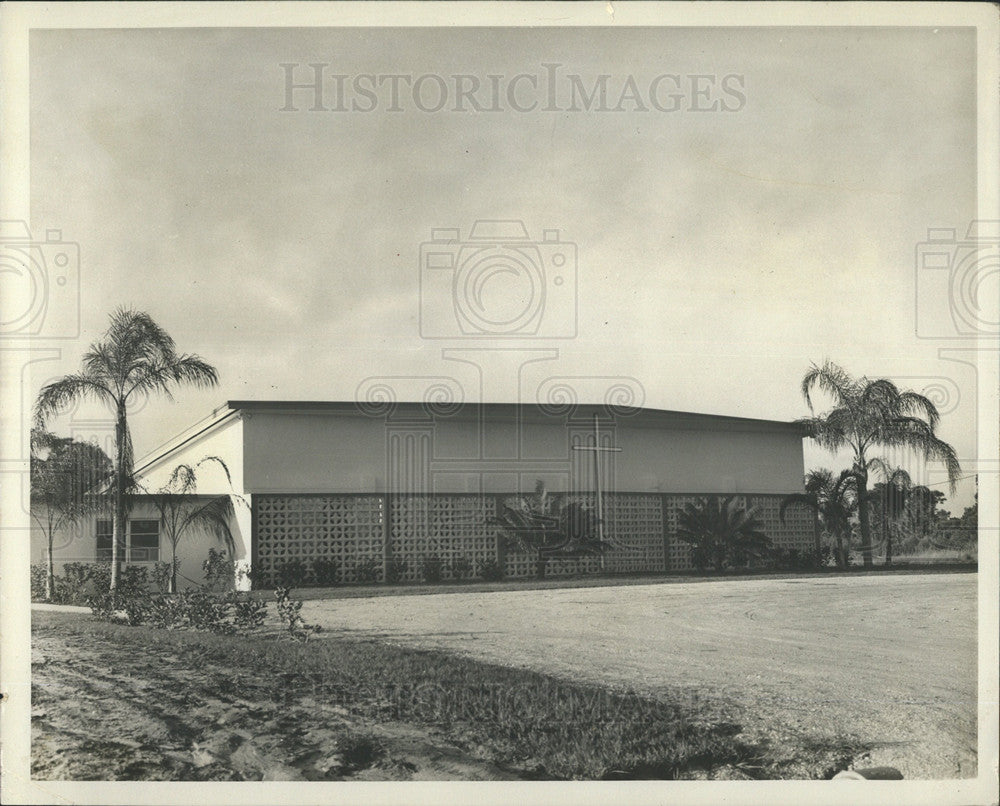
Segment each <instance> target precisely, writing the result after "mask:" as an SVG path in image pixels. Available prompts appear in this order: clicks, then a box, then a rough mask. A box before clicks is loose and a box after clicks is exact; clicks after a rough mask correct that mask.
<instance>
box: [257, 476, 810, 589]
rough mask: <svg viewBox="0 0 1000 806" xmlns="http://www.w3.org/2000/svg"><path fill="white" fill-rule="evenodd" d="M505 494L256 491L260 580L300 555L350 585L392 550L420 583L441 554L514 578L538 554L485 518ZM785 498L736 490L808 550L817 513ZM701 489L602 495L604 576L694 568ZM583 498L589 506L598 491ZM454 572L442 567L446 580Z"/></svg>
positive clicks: (777, 531)
mask: <svg viewBox="0 0 1000 806" xmlns="http://www.w3.org/2000/svg"><path fill="white" fill-rule="evenodd" d="M510 497H511V496H509V495H493V494H491V495H480V494H475V493H469V494H431V495H392V496H388V497H386V496H383V495H374V494H373V495H255V496H254V499H253V500H254V504H253V508H254V527H253V528H254V556H253V568H254V571H255V577H256V578H257V579H259V580H261V582H262V583H263V584H264V585H269V584H272V582H273V575H274V573H275V572H276V571H277V570H278V569H279V568H280V567H281V565H282V563H285V562H287V561H290V560H296V559H297V560H302V561H304V562H305V564H306V566H307V568H308V569H309V571H310V573H311V564H312V561H313V560H314V559H317V558H324V559H332V560H335V561H336V562H337V563H338V564H339V565H340V576H341V580H342V581H344V582H354V581H357V576H356V573H355V568H356V567H357V566H359V565H361V564H363V563H365V562H366V561H372V560H375V561H376V562H378V563H380V564H384V563H385V562H386V561H387V560H388V559H389V558H390V557H392V558H398V559H402V560H404V561H405V563H406V571H405V573H404V574H403V576H402V579H403V581H420V580H421V579H422V574H421V561H422V559H423V558H424V557H428V556H431V555H433V556H436V557H437V558H439V559H440V560H442V561H444V562H445V563H446V564H450V563H451V562H453V561H454V560H456V559H459V558H464V559H466V560H468V561H469V563H470V564H471V565H472V568H473V569H474V571H475V570H478V569H479V568H481V567H482V564H483V563H485V562H487V561H494V562H499V563H501V564H502V566H503V568H504V571H505V573H506V575H507V576H508V577H512V578H523V577H531V576H533V575H534V574H535V558H534V557H533V556H531V555H530V554H527V553H524V552H521V551H518V550H517V546H516V545H514V544H511V542H510V541H509V540H504V539H503V538H502V536H500V535H498V530H497V529H496V527H493V526H490V525H488V523H487V521H488V519H489V518H490V517H492V516H493V515H495V514H496V513H497V511H498V507H499V506H500V503H501V502H502V501H503V500H504V499H506V498H510ZM782 497H783V496H780V495H751V496H737V498H738V500H739V502H740V503H741V504H742V505H743V506H747V505H749V506H753V507H757V510H758V517H759V518H760V520H761V521H762V522H763V524H764V531H765V532H766V533H767V534H768V536H769V537H770V538H771V540H772V543H773V544H774V545H775V546H779V547H781V548H784V549H798V550H799V551H802V552H804V551H809V550H811V549H812V548H813V547H814V545H815V520H814V516H813V514H812V512H811V511H810V510H809V509H807V508H805V507H802V506H794V507H791V508H789V510H788V512H787V513H786V516H785V523H784V524H782V523H781V520H780V519H779V517H778V511H779V507H780V504H781V499H782ZM696 498H697V497H696V496H684V495H672V494H669V495H668V494H657V493H609V494H607V495H606V496H605V503H604V522H605V527H604V531H605V537H606V538H607V539H608V540H609V541H610V542H612V543H613V544H614V548H613V549H611V550H609V551H608V552H607V553H606V554H605V557H604V564H603V571H604V572H606V573H632V574H638V573H657V572H663V571H684V570H689V569H691V568H693V565H692V563H691V548H690V546H689V545H688V544H687V543H684V542H683V541H680V540H678V539H677V537H676V530H677V522H678V516H679V513H680V512H681V510H682V509H683V507H684V505H685V504H687V503H689V502H693V501H695V500H696ZM576 499H577V500H582V501H583V502H585V503H587V504H589V505H591V506H593V504H594V500H593V496H589V498H588V496H578V497H576ZM601 571H602V564H601V558H599V557H582V558H568V559H552V560H550V561H549V563H548V566H547V568H546V574H547V575H548V576H564V575H572V574H591V573H599V572H601ZM448 577H449V573H448V571H447V565H446V571H445V578H448Z"/></svg>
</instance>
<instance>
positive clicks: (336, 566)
mask: <svg viewBox="0 0 1000 806" xmlns="http://www.w3.org/2000/svg"><path fill="white" fill-rule="evenodd" d="M312 568H313V576H314V577H315V579H316V584H317V585H324V586H329V585H336V584H337V579H338V576H339V574H340V563H338V562H337V561H336V560H330V559H327V558H325V557H317V558H316V559H315V560H313V562H312Z"/></svg>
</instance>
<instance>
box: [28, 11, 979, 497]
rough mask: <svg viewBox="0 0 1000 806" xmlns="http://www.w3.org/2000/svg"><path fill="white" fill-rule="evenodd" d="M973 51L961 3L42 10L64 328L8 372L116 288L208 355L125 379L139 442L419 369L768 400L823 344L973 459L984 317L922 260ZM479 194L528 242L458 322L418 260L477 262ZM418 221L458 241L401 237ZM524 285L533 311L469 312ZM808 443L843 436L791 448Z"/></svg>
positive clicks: (524, 382) (496, 380)
mask: <svg viewBox="0 0 1000 806" xmlns="http://www.w3.org/2000/svg"><path fill="white" fill-rule="evenodd" d="M974 55H975V46H974V31H972V30H971V29H961V28H936V29H930V28H912V29H902V28H895V29H894V28H852V29H848V28H822V29H820V28H815V29H810V28H798V29H793V28H742V29H725V28H716V29H707V28H703V29H698V28H676V29H662V28H661V29H657V28H630V29H607V28H585V29H567V28H561V29H525V28H522V29H497V28H492V29H485V28H482V29H441V28H437V29H430V28H427V29H413V28H410V29H391V28H382V29H376V28H367V29H334V28H327V29H282V30H276V29H170V30H155V29H150V30H110V29H109V30H72V31H68V30H35V31H33V32H32V34H31V39H30V103H31V141H30V146H31V165H30V179H31V223H32V231H33V234H34V235H35V239H36V240H38V239H39V233H41V232H44V231H45V229H48V228H57V229H60V230H61V231H62V237H63V238H64V239H65V240H68V241H73V242H76V243H78V244H79V247H80V265H79V277H78V280H79V282H78V284H77V283H76V280H75V279H71V281H70V283H69V284H68V287H65V288H64V291H65V295H66V296H65V298H64V299H63V303H62V304H60V303H58V302H53V304H52V306H51V311H50V313H49V314H48V319H47V320H46V321H45V328H46V330H45V331H44V332H43V333H42V334H41V337H42V339H44V338H45V337H46V335H49V336H61V335H62V336H72V338H64V339H61V340H59V341H53V342H52V343H53V344H55V345H57V346H58V349H59V351H60V353H59V357H58V358H55V359H52V360H47V361H40V362H37V363H35V364H34V365H32V368H33V375H32V377H31V381H30V387H31V390H32V394H33V393H34V392H36V391H37V389H38V388H40V386H41V385H42V384H43V383H44V382H45V381H46V380H49V379H51V378H54V377H57V376H59V375H61V374H64V373H66V372H70V371H73V370H75V369H76V368H77V367H78V366H79V360H80V356H81V354H82V353H83V351H84V350H85V348H86V345H87V344H88V343H89V342H91V341H93V340H94V339H96V338H98V337H99V335H100V334H101V332H102V331H103V330H104V328H105V326H106V324H107V316H108V314H109V313H110V311H111V310H112V309H113V308H115V307H116V306H118V305H128V306H132V307H135V308H137V309H140V310H144V311H148V312H149V313H150V314H151V315H152V316H153V317H154V319H156V321H158V322H159V323H160V324H162V325H163V326H164V327H165V328H166V329H167V330H168V331H169V332H170V333H171V334H172V335H173V337H174V338H175V340H176V342H177V345H178V348H179V349H180V350H182V351H185V352H196V353H198V354H200V355H201V356H203V357H204V358H205V359H207V360H208V361H210V362H211V363H212V364H214V365H215V366H216V367H217V368H218V370H219V373H220V376H221V381H220V384H219V387H218V388H216V389H213V390H208V391H198V390H181V391H179V392H178V393H177V396H176V400H175V401H174V402H170V401H166V400H153V401H149V402H148V403H146V404H144V405H141V406H137V409H136V411H135V412H134V414H133V417H132V428H133V432H134V441H135V444H136V452H137V454H138V455H142V454H144V453H145V452H147V451H150V450H152V449H153V448H155V447H156V446H157V445H158V444H160V443H161V442H163V441H164V440H166V439H168V438H169V437H171V436H172V435H173V434H175V433H177V432H179V431H181V430H183V429H184V428H186V427H187V426H189V425H190V424H192V423H193V422H195V421H196V420H199V419H201V418H202V417H204V416H205V415H207V414H208V413H209V412H210V411H211V410H212V409H213V408H215V407H216V406H218V405H220V404H222V403H223V402H224V401H226V400H228V399H258V400H260V399H279V400H285V399H288V400H330V399H348V400H350V399H354V398H355V397H356V396H357V395H358V394H359V388H360V389H361V390H365V389H368V388H370V387H372V386H376V385H379V384H382V385H388V386H390V387H392V388H393V389H394V390H395V392H396V394H397V395H398V396H399V397H400V398H401V399H405V398H414V397H417V398H419V396H420V395H421V394H423V391H424V390H425V389H427V388H428V387H429V386H431V385H433V384H435V383H436V382H437V381H438V380H440V379H442V378H443V379H446V380H447V381H448V383H449V384H452V383H457V385H458V387H459V388H460V390H461V391H460V392H459V394H461V395H463V396H464V399H467V400H478V399H485V400H489V401H503V402H508V401H517V400H519V399H520V400H522V401H523V402H535V401H536V400H537V399H538V397H539V395H540V394H542V393H541V392H539V391H538V390H539V389H543V390H544V389H548V388H550V387H551V386H552V385H553V384H555V383H556V382H557V381H558V382H560V383H569V384H570V385H572V386H573V387H574V388H575V390H576V392H577V394H578V396H579V398H580V399H581V401H582V402H600V401H601V399H603V397H604V396H605V395H606V394H608V393H609V392H608V390H609V389H611V388H612V387H614V386H616V385H619V384H624V385H625V386H627V388H628V389H629V390H631V391H630V394H631V395H632V400H633V402H636V403H639V404H641V405H645V406H648V407H653V408H663V409H674V410H683V411H698V412H707V413H714V414H728V415H736V416H744V417H760V418H767V419H780V420H790V419H794V418H796V417H800V416H803V415H805V414H806V413H807V408H806V405H805V403H804V401H803V399H802V397H801V395H800V392H799V385H800V382H801V379H802V376H803V374H804V373H805V372H806V370H807V369H808V368H809V366H810V364H811V363H813V362H816V363H822V362H823V361H824V360H826V359H828V358H829V359H832V360H834V361H836V362H838V363H840V364H841V365H843V366H844V367H845V368H847V369H848V370H849V371H850V372H851V373H853V374H855V375H868V376H871V377H891V378H893V379H894V380H897V381H898V382H899V383H900V384H901V385H903V386H906V387H908V388H914V389H916V390H917V391H925V392H926V393H927V394H928V395H929V396H931V397H932V398H933V399H934V400H935V401H936V402H938V403H940V408H941V411H942V414H943V418H942V423H941V427H940V435H941V436H942V438H944V439H946V440H947V441H949V442H951V443H952V444H953V445H954V446H955V447H956V449H957V450H958V452H959V456H960V458H961V459H962V460H963V464H964V465H965V466H966V467H967V468H974V466H975V463H976V461H977V459H978V457H977V455H976V445H975V434H976V431H977V428H978V427H979V423H978V412H977V406H976V396H977V388H976V384H977V375H976V370H975V367H974V363H975V362H974V359H971V358H970V357H969V356H970V355H971V354H970V353H968V352H967V351H966V352H963V350H966V348H969V347H975V346H976V344H975V342H974V341H972V340H969V339H967V338H957V337H959V336H962V335H963V333H961V332H959V331H958V330H957V328H956V325H955V324H954V323H953V321H952V319H951V318H950V316H949V314H948V311H949V309H948V305H949V302H948V294H949V286H948V277H949V272H948V271H932V270H929V269H927V268H924V267H920V266H917V265H916V262H915V255H916V251H917V248H918V244H920V243H921V242H922V241H924V240H925V239H926V237H927V230H928V228H930V227H950V228H955V229H956V230H958V233H957V236H958V240H961V239H962V236H964V234H965V229H966V227H967V226H968V223H969V221H970V220H972V219H974V218H975V217H976V189H977V185H976V100H975V88H976V83H975V62H974ZM312 64H318V65H321V66H322V68H321V70H322V77H323V79H324V82H323V98H322V103H321V105H322V106H324V107H325V108H326V110H327V111H312V106H313V105H314V101H315V95H314V91H313V90H312V89H309V88H306V89H293V90H292V91H291V96H290V98H291V102H290V103H289V97H288V88H287V86H286V83H287V77H288V75H289V70H291V76H292V80H293V82H294V83H298V84H305V83H307V82H309V81H311V80H312V78H313V76H314V72H313V70H314V68H312V67H310V65H312ZM281 65H292V66H293V67H291V68H288V67H282V66H281ZM546 65H548V66H546ZM522 74H523V75H525V76H527V78H520V79H516V80H515V77H516V76H519V75H522ZM394 75H395V76H407V77H409V80H410V86H409V87H408V86H407V84H406V81H407V80H406V79H391V78H389V77H391V76H394ZM456 75H457V76H464V77H466V78H460V79H455V78H454V76H456ZM552 75H555V76H556V78H555V80H554V81H548V79H549V78H550V77H551V76H552ZM336 76H344V77H345V78H343V79H338V78H336ZM491 76H492V77H494V78H491ZM573 76H575V77H576V78H575V79H574V78H572V77H573ZM600 76H606V77H607V78H605V79H601V78H600ZM662 76H667V78H660V80H659V83H656V80H657V77H662ZM421 77H426V78H421ZM470 77H471V78H470ZM602 81H603V82H605V86H606V87H607V96H606V102H605V104H604V107H603V111H602V108H601V107H600V98H599V96H594V100H593V101H592V102H591V103H590V108H589V109H588V108H587V106H588V104H587V102H586V100H585V98H582V97H581V96H580V93H579V90H580V89H581V88H582V89H583V90H584V95H589V93H590V92H591V91H592V89H593V88H594V87H595V86H596V87H598V88H599V87H600V86H601V82H602ZM338 82H342V83H338ZM394 82H395V86H397V87H398V88H399V90H400V92H399V97H398V98H397V99H396V100H397V103H396V104H395V106H394V105H393V103H392V101H393V99H392V97H391V94H390V90H391V88H392V86H394ZM414 82H416V84H418V85H419V88H420V92H419V93H418V94H417V96H416V97H414V94H413V91H412V87H413V84H414ZM547 82H548V83H547ZM474 83H478V87H479V89H478V91H477V92H476V93H473V97H474V98H475V103H473V101H471V100H469V96H466V97H465V100H464V101H463V100H461V99H460V98H459V97H458V93H457V90H458V89H460V86H459V85H461V86H462V87H466V88H468V87H469V86H472V84H474ZM338 87H343V88H344V94H343V95H342V96H338V93H337V89H338ZM493 87H497V88H499V95H498V96H497V100H496V101H495V102H494V101H493V100H492V96H491V94H490V93H491V89H492V88H493ZM550 87H554V88H555V93H556V95H555V99H554V102H553V101H552V100H550V98H549V96H548V89H549V88H550ZM653 87H655V89H656V91H655V92H654V91H653ZM356 88H360V89H356ZM442 88H443V91H444V93H445V97H443V98H440V100H441V101H443V102H444V104H443V107H442V108H441V109H440V110H436V106H438V105H439V97H440V93H441V91H442ZM364 90H368V94H366V93H365V92H364ZM574 92H575V93H576V94H574ZM651 95H652V97H651ZM623 96H625V97H623ZM532 103H534V104H536V106H535V108H534V109H530V110H529V109H528V107H530V106H531V105H532ZM477 105H478V107H480V108H482V110H483V111H476V107H477ZM657 105H658V106H659V107H661V108H657ZM352 106H353V107H355V108H352ZM370 107H374V108H370ZM640 107H644V108H640ZM369 108H370V110H369ZM490 108H497V111H486V110H487V109H490ZM283 109H284V111H283ZM341 109H342V111H341ZM394 109H396V110H398V111H393V110H394ZM366 110H369V111H366ZM520 110H525V111H520ZM477 220H511V221H520V222H523V225H524V227H525V228H526V230H527V232H528V238H529V241H530V243H531V244H534V246H532V247H530V248H529V247H523V248H522V250H521V251H519V252H517V253H516V259H515V260H514V263H513V264H511V263H510V262H509V261H508V263H506V264H504V265H506V266H508V268H509V267H510V266H511V265H513V266H514V267H515V269H516V268H517V267H518V266H521V267H523V266H525V265H528V268H527V269H524V270H523V271H522V273H521V274H512V273H509V272H508V273H507V274H501V275H492V274H490V273H489V272H486V273H485V274H484V275H483V276H482V277H481V278H480V279H482V282H483V283H484V284H485V286H484V287H485V290H484V291H483V294H484V295H485V297H484V298H485V300H486V302H484V303H483V304H484V305H485V308H484V309H482V311H485V313H483V318H478V319H477V318H476V310H478V309H475V308H472V309H469V308H468V305H470V304H474V303H475V302H476V298H475V297H474V296H472V297H464V296H463V297H462V298H461V299H459V298H458V297H456V296H455V295H456V294H464V293H465V291H462V290H461V289H459V290H456V286H455V285H453V284H452V283H453V281H454V280H455V278H456V277H458V276H460V272H459V269H458V268H453V269H451V270H448V269H444V270H442V269H433V268H431V267H430V265H429V263H428V262H427V254H428V253H429V252H436V253H440V254H444V255H451V256H452V257H453V258H454V260H455V264H454V265H455V266H466V265H471V264H467V263H465V262H463V261H465V259H466V258H467V257H468V256H470V255H473V256H474V255H475V254H478V253H476V252H475V249H476V248H477V247H476V241H475V240H473V239H471V238H470V231H471V228H472V225H473V224H474V223H475V222H476V221H477ZM441 228H449V229H457V230H458V231H459V232H458V236H457V239H455V241H454V242H453V243H450V244H446V245H445V246H441V245H440V244H438V245H436V246H433V247H428V246H424V247H423V251H422V245H424V244H427V242H429V241H430V240H431V237H432V230H434V229H441ZM546 230H558V236H553V235H552V234H551V233H550V234H549V237H550V239H552V238H555V240H550V241H549V242H544V241H543V239H544V238H545V234H544V233H545V231H546ZM486 248H487V249H489V248H492V247H490V246H489V245H487V247H486ZM948 248H951V247H948ZM960 248H961V246H960V244H959V245H955V247H954V249H955V250H958V249H960ZM461 249H465V250H466V251H464V252H461V253H460V251H459V250H461ZM945 251H947V249H946V250H945ZM956 253H957V251H956ZM440 254H439V256H440ZM497 254H498V252H497V251H494V252H492V253H488V254H487V257H489V256H490V255H492V256H493V257H492V258H490V260H493V264H491V265H494V264H495V265H500V264H499V263H497V262H496V259H495V258H496V255H497ZM557 254H558V255H561V256H563V259H564V260H567V262H565V263H563V264H562V265H561V267H560V268H559V269H558V270H557V269H556V266H555V265H554V263H553V262H552V261H553V260H555V258H556V255H557ZM537 265H542V268H541V269H540V270H539V271H538V272H537V274H532V270H531V266H537ZM557 271H558V275H557ZM462 276H464V275H462ZM533 278H534V280H537V282H538V283H540V285H538V286H530V283H531V282H533ZM556 279H558V284H557V283H556ZM505 282H506V283H507V285H506V286H505V285H504V283H505ZM526 283H527V284H528V285H525V284H526ZM491 284H492V285H491ZM542 287H544V289H545V292H544V293H545V296H544V299H543V298H542V297H541V296H538V297H537V299H538V300H541V302H540V303H539V307H538V309H537V310H538V312H537V314H536V316H535V318H534V320H532V322H531V323H529V325H526V326H525V327H524V328H522V329H521V330H516V331H512V332H508V333H506V334H504V335H503V337H496V336H495V335H491V333H490V328H489V327H488V326H486V325H484V324H483V323H484V321H485V319H488V318H489V315H493V314H496V313H497V311H499V312H500V314H504V312H506V313H507V314H510V312H511V311H512V310H520V308H518V307H517V306H518V305H519V304H521V303H524V304H528V303H525V299H527V298H528V297H531V293H528V292H527V291H525V289H531V288H534V291H538V290H539V289H540V288H542ZM461 288H466V286H462V287H461ZM505 289H506V290H505ZM518 289H519V291H518ZM515 291H517V293H520V294H521V296H516V295H514V296H511V295H512V294H514V292H515ZM77 293H78V299H79V302H80V306H79V309H80V315H79V321H78V322H77V321H76V316H75V314H74V313H73V310H74V306H73V305H72V304H69V303H68V302H67V300H71V297H72V295H74V294H77ZM470 293H471V292H470ZM532 293H534V292H532ZM505 295H506V296H505ZM532 299H534V297H532ZM470 300H471V302H470ZM480 301H481V300H480ZM529 302H530V300H529ZM60 305H61V306H60ZM463 305H465V306H466V307H462V306H463ZM491 306H492V307H491ZM511 306H513V307H511ZM470 310H471V311H472V313H469V311H470ZM532 310H534V309H532ZM491 312H492V313H491ZM422 315H423V319H422V318H421V317H422ZM463 317H464V319H463ZM501 320H502V321H509V318H508V319H503V317H502V316H501ZM494 321H497V320H496V317H495V316H494ZM77 325H78V328H77ZM536 326H537V327H536ZM533 328H534V329H533ZM942 349H944V350H951V351H952V352H946V353H940V352H939V351H940V350H942ZM449 351H450V352H449ZM461 351H464V352H461ZM470 351H471V352H470ZM531 351H534V352H531ZM539 351H547V352H539ZM539 358H546V360H544V361H539V360H535V361H534V362H531V361H530V360H531V359H539ZM969 361H972V363H971V364H970V363H969ZM477 366H478V367H479V368H480V369H477ZM373 379H375V380H373ZM377 379H382V380H377ZM560 379H562V380H560ZM567 379H568V380H567ZM616 379H618V380H616ZM621 379H624V380H621ZM362 393H363V392H362ZM95 416H98V415H97V414H95V413H94V412H92V411H89V410H86V409H84V410H81V411H80V412H76V413H75V414H73V415H72V417H66V418H63V419H62V420H61V421H57V422H56V423H54V425H56V426H57V430H59V429H61V430H63V431H66V430H67V429H70V428H71V425H72V419H73V418H74V417H75V418H77V419H84V420H86V419H87V418H91V419H92V418H94V417H95ZM901 461H902V460H901ZM805 463H806V468H810V467H817V466H821V465H826V466H833V465H835V464H837V461H836V460H834V459H832V458H831V457H829V455H828V454H826V453H825V452H823V451H821V450H819V449H817V448H816V447H815V446H812V445H811V444H808V443H807V445H806V457H805ZM913 469H914V470H915V475H917V476H919V477H921V479H922V480H926V481H930V482H940V481H941V479H942V478H943V477H942V475H941V473H940V471H939V470H936V469H935V468H916V466H914V468H913ZM939 488H940V489H944V490H945V491H946V492H947V489H946V487H939ZM972 490H973V488H972V486H971V482H970V481H969V480H965V481H963V482H962V484H961V486H960V489H959V493H958V496H957V498H956V501H957V502H958V503H957V504H956V508H957V509H958V511H960V507H961V506H962V505H966V504H968V503H970V502H971V497H972Z"/></svg>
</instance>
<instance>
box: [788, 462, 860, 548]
mask: <svg viewBox="0 0 1000 806" xmlns="http://www.w3.org/2000/svg"><path fill="white" fill-rule="evenodd" d="M853 483H854V476H853V474H852V473H851V471H849V470H845V471H843V472H842V473H841V474H840V475H839V476H837V477H834V475H833V473H832V471H830V470H827V469H826V468H825V467H822V468H819V469H818V470H810V471H809V472H808V473H807V474H806V479H805V492H804V493H793V494H792V495H788V496H785V498H784V499H783V500H782V502H781V507H780V509H779V510H778V517H779V518H780V519H781V522H782V523H784V522H785V512H786V511H787V510H788V507H790V506H791V505H792V504H805V505H806V506H808V507H811V508H812V509H813V510H814V511H815V512H816V514H817V515H819V520H820V525H821V526H822V528H823V531H825V532H826V533H827V534H828V535H829V536H830V537H832V538H833V539H834V541H835V546H836V561H837V566H838V567H839V568H846V567H847V552H848V549H849V547H850V541H851V518H852V517H853V516H854V513H855V512H857V506H858V505H857V497H856V496H855V494H854V489H853Z"/></svg>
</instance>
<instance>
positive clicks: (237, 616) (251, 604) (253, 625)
mask: <svg viewBox="0 0 1000 806" xmlns="http://www.w3.org/2000/svg"><path fill="white" fill-rule="evenodd" d="M228 597H229V602H230V603H231V604H232V606H233V623H234V624H235V625H236V627H237V629H240V630H255V629H257V628H258V627H261V626H262V625H263V624H264V619H265V618H267V602H261V601H258V600H257V599H253V598H251V597H250V595H249V594H247V593H240V592H238V591H230V592H229V594H228Z"/></svg>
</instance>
